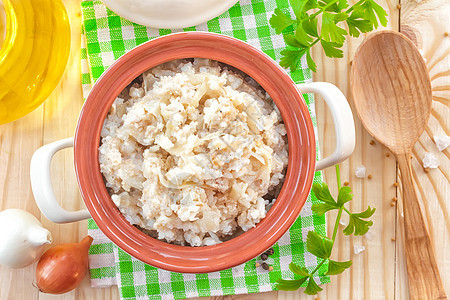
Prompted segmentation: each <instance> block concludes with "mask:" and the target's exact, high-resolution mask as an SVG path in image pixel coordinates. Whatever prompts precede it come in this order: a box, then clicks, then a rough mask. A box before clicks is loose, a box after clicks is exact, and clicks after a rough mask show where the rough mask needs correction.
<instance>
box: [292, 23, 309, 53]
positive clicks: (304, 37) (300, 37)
mask: <svg viewBox="0 0 450 300" xmlns="http://www.w3.org/2000/svg"><path fill="white" fill-rule="evenodd" d="M295 38H296V39H297V41H298V42H299V43H300V44H302V45H303V46H304V47H309V44H310V43H311V42H312V40H313V38H312V37H310V36H309V35H308V34H307V33H306V31H305V30H304V29H303V25H302V24H299V25H298V26H297V29H295Z"/></svg>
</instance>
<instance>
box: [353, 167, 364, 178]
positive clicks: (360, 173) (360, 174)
mask: <svg viewBox="0 0 450 300" xmlns="http://www.w3.org/2000/svg"><path fill="white" fill-rule="evenodd" d="M355 176H356V177H358V178H365V177H366V167H364V166H359V167H356V170H355Z"/></svg>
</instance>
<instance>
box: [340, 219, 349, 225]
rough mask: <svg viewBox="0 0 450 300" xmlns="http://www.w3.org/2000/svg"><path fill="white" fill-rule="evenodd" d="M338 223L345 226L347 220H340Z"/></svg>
mask: <svg viewBox="0 0 450 300" xmlns="http://www.w3.org/2000/svg"><path fill="white" fill-rule="evenodd" d="M339 224H341V225H342V226H347V222H345V221H344V220H340V221H339Z"/></svg>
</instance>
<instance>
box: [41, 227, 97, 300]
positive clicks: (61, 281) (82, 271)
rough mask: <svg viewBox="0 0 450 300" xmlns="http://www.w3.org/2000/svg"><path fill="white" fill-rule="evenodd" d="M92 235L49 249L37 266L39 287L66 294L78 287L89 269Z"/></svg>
mask: <svg viewBox="0 0 450 300" xmlns="http://www.w3.org/2000/svg"><path fill="white" fill-rule="evenodd" d="M92 240H93V239H92V237H90V236H86V237H85V238H84V239H83V240H82V241H81V242H79V243H73V244H62V245H58V246H55V247H53V248H50V249H48V250H47V251H46V252H45V253H44V255H42V257H41V259H40V260H39V262H38V264H37V267H36V282H37V287H38V288H39V290H40V291H41V292H44V293H49V294H64V293H67V292H69V291H71V290H73V289H74V288H76V287H77V286H78V285H79V284H80V283H81V281H82V280H83V278H84V276H85V275H86V271H87V269H88V251H89V246H90V245H91V243H92Z"/></svg>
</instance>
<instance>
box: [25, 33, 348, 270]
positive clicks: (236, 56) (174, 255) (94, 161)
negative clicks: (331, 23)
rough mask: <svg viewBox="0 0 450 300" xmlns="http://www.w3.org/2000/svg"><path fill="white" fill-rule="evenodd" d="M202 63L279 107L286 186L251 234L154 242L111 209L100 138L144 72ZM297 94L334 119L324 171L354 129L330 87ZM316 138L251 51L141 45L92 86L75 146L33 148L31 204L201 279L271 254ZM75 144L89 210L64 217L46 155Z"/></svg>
mask: <svg viewBox="0 0 450 300" xmlns="http://www.w3.org/2000/svg"><path fill="white" fill-rule="evenodd" d="M192 57H200V58H209V59H213V60H217V61H220V62H223V63H226V64H228V65H231V66H233V67H235V68H237V69H240V70H242V71H243V72H245V73H246V74H247V75H249V76H251V77H252V78H253V79H255V80H256V81H257V82H258V83H259V84H260V85H261V86H262V87H263V88H264V89H265V90H266V92H268V93H269V95H270V96H271V97H272V99H273V101H274V102H275V104H276V105H277V106H278V108H279V110H280V112H281V116H282V118H283V121H284V124H285V126H286V130H287V137H288V144H289V160H288V168H287V173H286V177H285V182H284V184H283V187H282V189H281V192H280V194H279V196H278V198H277V200H276V201H275V204H274V205H273V206H272V208H271V209H270V210H269V212H268V213H267V216H266V217H265V218H264V219H263V220H261V222H260V223H258V224H257V225H256V227H254V228H252V229H250V230H248V231H247V232H245V233H243V234H242V235H240V236H238V237H236V238H233V239H231V240H229V241H226V242H223V243H221V244H218V245H213V246H204V247H189V246H178V245H173V244H168V243H165V242H162V241H159V240H156V239H154V238H152V237H150V236H148V235H146V234H144V233H143V232H141V231H140V230H138V229H137V228H136V227H134V226H132V225H130V223H128V221H126V220H125V218H124V217H123V216H122V214H121V213H120V212H119V210H118V209H117V207H116V206H115V204H114V203H113V202H112V200H111V198H110V196H109V194H108V192H107V189H106V187H105V184H104V181H103V178H102V174H101V173H100V167H99V161H98V155H99V153H98V147H99V144H100V131H101V128H102V125H103V121H104V119H105V117H106V115H107V113H108V110H109V108H110V107H111V104H112V103H113V102H114V100H115V98H116V97H117V96H118V95H119V93H120V92H121V91H122V90H123V89H124V88H125V87H126V86H127V85H128V84H129V83H130V82H131V81H132V80H133V79H134V78H136V77H137V76H139V75H140V74H142V73H143V72H144V71H146V70H148V69H150V68H152V67H154V66H157V65H160V64H162V63H164V62H167V61H171V60H175V59H180V58H192ZM300 89H301V90H302V91H303V92H319V93H321V94H322V96H323V97H324V99H325V100H326V101H327V103H329V106H330V108H331V110H332V112H333V116H334V118H335V123H336V124H335V125H336V132H337V141H336V145H337V147H336V150H335V152H334V153H333V154H332V155H331V156H329V157H327V158H325V159H323V160H321V161H319V162H317V166H318V168H324V167H326V166H330V165H333V164H335V163H336V162H338V161H340V160H342V159H345V158H346V157H348V156H349V155H350V153H351V152H352V151H353V147H354V143H355V139H354V138H355V135H354V124H353V118H352V114H351V111H350V108H349V106H348V104H347V101H346V99H345V97H344V96H343V95H342V93H341V92H340V91H339V90H338V89H337V88H336V87H334V86H333V85H331V84H327V83H311V84H306V85H302V86H300ZM315 141H316V137H315V135H314V127H313V123H312V121H311V116H310V114H309V111H308V107H307V105H306V103H305V101H304V99H303V98H302V94H301V92H300V91H299V87H298V86H297V85H296V84H295V83H294V82H293V81H292V80H291V78H290V77H289V76H288V74H287V73H286V72H285V70H284V69H282V68H281V67H280V66H279V65H278V64H277V63H276V62H275V61H273V60H272V59H271V58H270V57H269V56H267V55H265V54H264V53H262V52H261V51H259V50H257V49H256V48H253V47H252V46H250V45H248V44H246V43H244V42H242V41H240V40H237V39H234V38H231V37H228V36H223V35H219V34H213V33H207V32H184V33H177V34H172V35H168V36H164V37H160V38H157V39H154V40H152V41H149V42H147V43H144V44H142V45H140V46H138V47H136V48H134V49H133V50H131V51H130V52H128V53H126V54H125V55H123V56H122V57H120V58H119V59H118V60H117V61H116V62H115V63H114V64H113V65H112V66H111V67H109V68H108V69H107V70H106V71H105V72H104V74H103V75H102V76H101V77H100V78H99V79H98V81H97V82H96V83H95V85H94V86H93V88H92V90H91V92H90V93H89V96H88V98H87V99H86V102H85V104H84V106H83V108H82V111H81V114H80V117H79V120H78V125H77V129H76V133H75V137H74V139H71V138H69V139H65V140H61V141H58V142H55V143H52V144H49V145H46V146H44V147H42V148H40V149H38V150H37V151H36V152H35V154H34V156H33V159H32V163H31V177H32V187H33V193H34V195H35V199H36V201H37V203H38V205H39V207H40V209H41V210H42V212H43V213H44V215H45V216H46V217H47V218H49V219H50V220H52V221H55V222H71V221H77V220H80V219H83V218H88V217H90V216H92V218H93V219H94V220H95V222H96V223H97V225H98V227H99V228H100V229H101V230H102V232H103V233H104V234H105V235H106V236H107V237H108V238H110V239H111V240H112V241H113V242H114V243H115V244H116V245H117V246H119V247H120V248H121V249H123V250H124V251H126V252H128V253H129V254H130V255H132V256H134V257H136V258H137V259H139V260H141V261H143V262H145V263H147V264H150V265H153V266H155V267H158V268H162V269H166V270H169V271H174V272H187V273H204V272H212V271H218V270H223V269H227V268H230V267H233V266H236V265H239V264H241V263H244V262H246V261H248V260H250V259H252V258H254V257H256V256H257V255H259V254H260V253H262V252H264V251H265V250H267V249H268V248H269V247H271V246H272V245H273V244H274V243H275V242H276V241H277V240H278V239H279V238H280V237H281V236H282V235H283V234H284V233H285V232H286V231H287V230H288V229H289V227H290V226H291V225H292V224H293V223H294V221H295V220H296V219H297V217H298V216H299V214H300V211H301V209H302V207H303V205H304V203H305V201H306V199H307V197H308V194H309V192H310V189H311V185H312V182H313V177H314V172H315V171H316V142H315ZM72 143H73V145H74V155H75V170H76V175H77V179H78V184H79V188H80V191H81V194H82V197H83V199H84V202H85V204H86V207H87V209H88V211H78V212H68V211H65V210H64V209H62V208H61V207H60V206H59V205H58V204H57V201H56V199H55V197H54V195H53V192H52V188H51V184H50V175H49V172H48V173H47V170H48V169H49V165H50V160H51V157H52V155H53V154H54V153H55V152H56V151H58V150H59V149H62V148H65V147H70V146H71V145H72Z"/></svg>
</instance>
